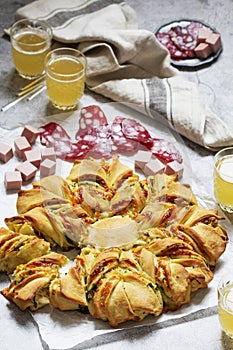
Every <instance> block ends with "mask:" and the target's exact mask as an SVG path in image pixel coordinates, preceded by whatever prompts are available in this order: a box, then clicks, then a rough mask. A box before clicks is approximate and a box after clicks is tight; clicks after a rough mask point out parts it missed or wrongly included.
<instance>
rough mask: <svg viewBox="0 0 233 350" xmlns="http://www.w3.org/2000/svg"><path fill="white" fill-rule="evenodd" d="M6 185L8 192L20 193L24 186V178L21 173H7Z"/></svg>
mask: <svg viewBox="0 0 233 350" xmlns="http://www.w3.org/2000/svg"><path fill="white" fill-rule="evenodd" d="M4 183H5V188H6V190H16V191H19V190H20V189H21V186H22V176H21V174H20V172H19V171H7V172H5V177H4Z"/></svg>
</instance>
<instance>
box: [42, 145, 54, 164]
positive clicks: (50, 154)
mask: <svg viewBox="0 0 233 350" xmlns="http://www.w3.org/2000/svg"><path fill="white" fill-rule="evenodd" d="M44 159H50V160H53V161H54V162H56V153H55V150H54V148H53V147H46V148H44V149H42V152H41V160H42V161H43V160H44Z"/></svg>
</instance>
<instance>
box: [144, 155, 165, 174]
mask: <svg viewBox="0 0 233 350" xmlns="http://www.w3.org/2000/svg"><path fill="white" fill-rule="evenodd" d="M143 170H144V174H145V175H146V176H151V175H156V174H163V172H164V170H165V165H164V164H163V163H162V162H160V160H158V159H157V158H151V159H150V161H149V162H148V163H146V164H145V166H144V169H143Z"/></svg>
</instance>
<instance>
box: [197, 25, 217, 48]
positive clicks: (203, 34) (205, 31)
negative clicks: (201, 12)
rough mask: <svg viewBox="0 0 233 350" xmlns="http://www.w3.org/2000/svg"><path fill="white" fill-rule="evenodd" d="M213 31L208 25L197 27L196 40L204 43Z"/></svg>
mask: <svg viewBox="0 0 233 350" xmlns="http://www.w3.org/2000/svg"><path fill="white" fill-rule="evenodd" d="M212 33H213V32H212V30H211V29H210V28H208V27H201V28H199V29H198V36H197V42H198V44H199V43H204V42H205V41H206V39H207V38H208V36H209V35H211V34H212Z"/></svg>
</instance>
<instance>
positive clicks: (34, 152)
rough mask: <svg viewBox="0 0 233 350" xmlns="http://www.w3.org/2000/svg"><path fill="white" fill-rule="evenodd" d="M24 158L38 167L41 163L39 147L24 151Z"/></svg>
mask: <svg viewBox="0 0 233 350" xmlns="http://www.w3.org/2000/svg"><path fill="white" fill-rule="evenodd" d="M25 158H26V160H28V161H29V162H30V163H32V164H33V165H34V166H35V167H37V168H39V166H40V163H41V152H40V150H39V148H35V149H31V150H29V151H26V152H25Z"/></svg>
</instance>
